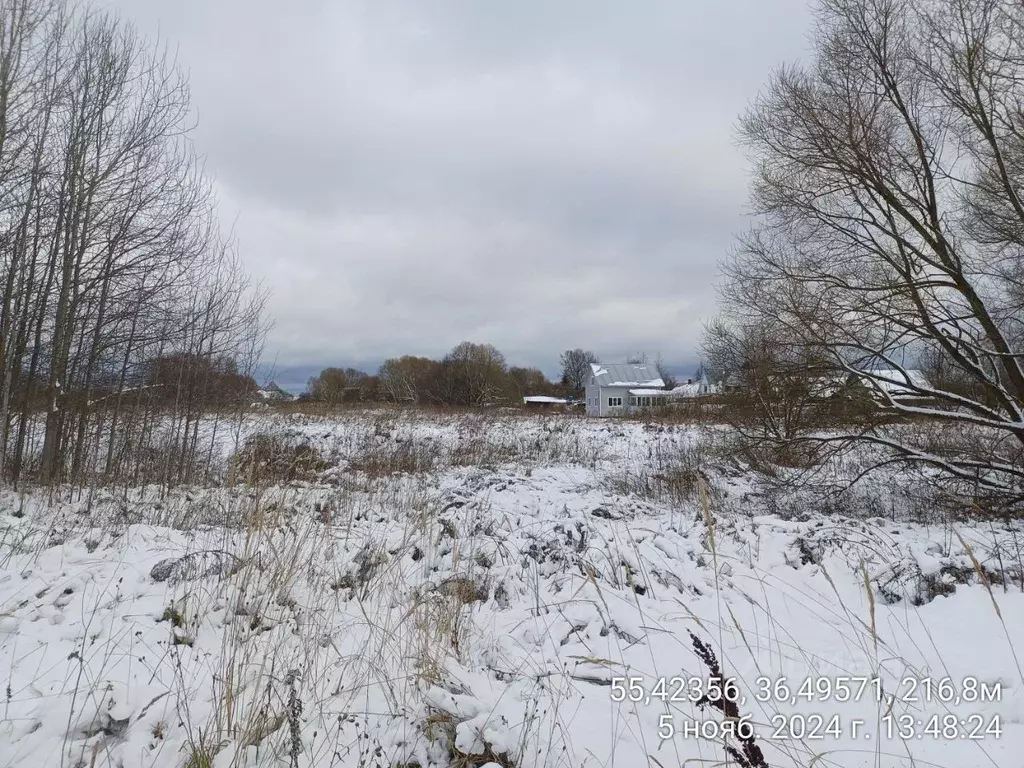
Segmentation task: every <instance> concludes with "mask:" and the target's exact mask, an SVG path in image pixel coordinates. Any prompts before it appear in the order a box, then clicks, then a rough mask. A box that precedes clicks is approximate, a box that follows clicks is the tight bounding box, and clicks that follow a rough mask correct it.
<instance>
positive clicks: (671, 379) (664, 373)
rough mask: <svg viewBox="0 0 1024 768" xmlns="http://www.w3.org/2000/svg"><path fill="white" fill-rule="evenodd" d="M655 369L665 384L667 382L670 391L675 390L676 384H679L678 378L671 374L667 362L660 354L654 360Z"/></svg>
mask: <svg viewBox="0 0 1024 768" xmlns="http://www.w3.org/2000/svg"><path fill="white" fill-rule="evenodd" d="M654 369H655V370H656V371H657V372H658V376H659V377H661V380H662V381H663V382H665V386H666V387H667V388H668V389H675V387H676V384H678V382H677V381H676V377H675V376H673V375H672V374H671V373H670V372H669V370H668V366H667V365H666V364H665V360H664V359H663V358H662V356H661V353H660V352H659V353H658V356H657V357H655V358H654Z"/></svg>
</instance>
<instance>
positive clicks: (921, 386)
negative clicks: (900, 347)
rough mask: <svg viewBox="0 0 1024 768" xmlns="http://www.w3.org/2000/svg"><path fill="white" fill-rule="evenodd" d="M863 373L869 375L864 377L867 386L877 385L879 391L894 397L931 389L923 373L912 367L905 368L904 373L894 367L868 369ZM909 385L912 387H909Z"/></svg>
mask: <svg viewBox="0 0 1024 768" xmlns="http://www.w3.org/2000/svg"><path fill="white" fill-rule="evenodd" d="M865 373H866V374H867V375H868V376H870V377H871V378H870V379H866V380H865V383H867V384H868V385H869V386H872V387H877V388H878V389H879V390H880V391H882V392H884V393H886V394H887V395H890V396H894V397H901V396H906V395H915V394H920V390H928V389H931V384H930V383H929V382H928V379H927V378H925V375H924V374H923V373H922V372H921V371H919V370H917V369H914V368H909V369H907V371H906V374H905V375H904V373H903V371H898V370H896V369H892V370H888V369H877V370H869V371H865ZM882 379H888V381H882ZM911 386H913V387H914V388H913V389H911V388H910V387H911Z"/></svg>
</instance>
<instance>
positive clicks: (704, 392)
mask: <svg viewBox="0 0 1024 768" xmlns="http://www.w3.org/2000/svg"><path fill="white" fill-rule="evenodd" d="M717 391H718V388H717V387H716V386H715V385H713V384H711V383H710V382H709V381H708V377H707V374H706V373H703V372H702V373H701V375H700V378H698V379H696V380H694V379H687V380H686V382H685V383H683V384H679V385H678V386H676V387H675V388H674V389H670V390H669V392H668V397H669V399H671V400H683V399H686V398H690V397H707V396H708V395H712V394H715V393H716V392H717Z"/></svg>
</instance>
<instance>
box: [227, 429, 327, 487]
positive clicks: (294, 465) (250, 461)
mask: <svg viewBox="0 0 1024 768" xmlns="http://www.w3.org/2000/svg"><path fill="white" fill-rule="evenodd" d="M329 466H330V463H329V462H327V461H325V460H324V459H323V458H322V457H321V456H320V454H319V453H318V452H317V450H316V449H315V448H313V446H311V445H309V444H308V443H298V444H289V443H288V442H287V441H286V440H284V439H283V438H282V437H280V436H278V435H267V434H262V433H261V434H256V435H252V436H251V437H249V438H248V439H247V440H246V441H245V445H244V446H242V448H241V449H240V450H239V451H237V452H236V453H235V455H234V456H233V457H232V459H231V477H232V479H233V480H241V481H244V482H246V483H249V484H250V485H252V484H255V483H269V484H275V483H290V482H294V481H296V480H312V479H314V478H315V477H316V476H317V475H319V474H320V473H321V472H323V471H324V470H325V469H327V468H328V467H329Z"/></svg>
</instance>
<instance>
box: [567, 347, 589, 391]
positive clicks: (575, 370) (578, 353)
mask: <svg viewBox="0 0 1024 768" xmlns="http://www.w3.org/2000/svg"><path fill="white" fill-rule="evenodd" d="M558 360H559V362H560V363H561V365H562V384H563V385H565V386H566V387H567V388H568V389H569V390H570V391H572V392H576V393H579V392H582V391H583V389H584V387H586V386H587V380H588V379H589V378H590V374H591V370H590V364H591V363H596V362H598V360H597V355H595V354H594V353H593V352H588V351H586V350H583V349H567V350H566V351H565V352H563V353H562V354H561V356H560V357H559V358H558Z"/></svg>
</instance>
